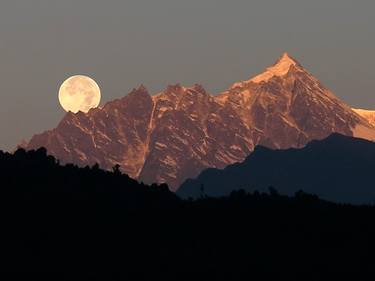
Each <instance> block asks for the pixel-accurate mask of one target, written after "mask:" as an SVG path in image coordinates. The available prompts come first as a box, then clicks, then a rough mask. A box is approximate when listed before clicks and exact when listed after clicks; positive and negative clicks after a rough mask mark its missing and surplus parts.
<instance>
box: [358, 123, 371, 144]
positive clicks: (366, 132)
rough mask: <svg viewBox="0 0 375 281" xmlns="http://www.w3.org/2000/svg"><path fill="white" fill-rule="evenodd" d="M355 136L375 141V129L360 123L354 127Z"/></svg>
mask: <svg viewBox="0 0 375 281" xmlns="http://www.w3.org/2000/svg"><path fill="white" fill-rule="evenodd" d="M353 136H354V137H356V138H361V139H366V140H370V141H375V129H372V128H368V127H366V126H364V125H360V124H358V125H357V126H355V127H354V129H353Z"/></svg>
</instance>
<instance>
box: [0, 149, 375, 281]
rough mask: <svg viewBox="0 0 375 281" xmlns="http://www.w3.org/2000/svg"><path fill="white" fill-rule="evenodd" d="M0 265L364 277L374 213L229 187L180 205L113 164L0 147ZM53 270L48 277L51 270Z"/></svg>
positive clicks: (180, 274)
mask: <svg viewBox="0 0 375 281" xmlns="http://www.w3.org/2000/svg"><path fill="white" fill-rule="evenodd" d="M0 171H1V172H0V176H1V196H0V201H1V202H0V203H1V204H0V214H1V215H0V219H1V235H0V238H1V240H0V256H1V260H2V262H1V264H0V266H1V271H2V272H8V273H13V277H16V276H20V275H23V276H25V277H27V278H28V279H27V280H33V279H36V277H37V278H39V279H40V278H43V277H45V278H47V277H48V278H49V280H59V279H65V280H94V279H97V280H340V279H344V278H345V279H348V278H349V279H351V280H373V278H374V276H375V267H374V264H375V257H374V253H375V208H374V207H371V206H361V207H360V206H351V205H338V204H334V203H330V202H327V201H323V200H320V199H319V198H318V197H316V196H314V195H310V194H306V193H304V192H303V191H299V192H297V193H296V194H295V196H293V197H287V196H283V195H280V194H279V193H278V192H277V189H276V188H270V189H269V192H268V193H259V192H254V193H251V194H250V193H246V192H245V191H243V190H240V191H235V192H232V193H231V194H230V196H227V197H222V198H208V197H206V196H205V195H204V188H203V187H202V194H201V198H200V199H198V200H181V199H179V198H178V197H176V196H175V194H173V193H171V192H169V191H168V188H167V186H165V185H161V186H158V185H153V186H146V185H143V184H139V183H137V182H136V181H134V180H132V179H130V178H129V177H128V176H126V175H122V174H121V173H120V172H119V170H118V167H117V168H116V167H115V168H114V171H113V172H107V171H102V170H100V169H99V167H97V166H96V167H87V168H78V167H76V166H74V165H66V166H60V165H59V164H58V163H57V162H56V160H55V159H54V158H53V157H50V156H47V155H46V151H45V150H44V149H40V150H38V151H30V152H25V151H24V150H18V151H17V152H16V153H15V154H14V155H11V154H4V153H0ZM51 276H53V277H51Z"/></svg>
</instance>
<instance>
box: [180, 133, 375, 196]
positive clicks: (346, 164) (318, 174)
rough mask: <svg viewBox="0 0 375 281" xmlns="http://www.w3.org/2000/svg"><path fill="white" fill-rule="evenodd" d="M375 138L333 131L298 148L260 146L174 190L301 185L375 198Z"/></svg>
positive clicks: (323, 192) (215, 192)
mask: <svg viewBox="0 0 375 281" xmlns="http://www.w3.org/2000/svg"><path fill="white" fill-rule="evenodd" d="M374 165H375V143H373V142H370V141H367V140H363V139H358V138H352V137H347V136H343V135H339V134H332V135H331V136H329V137H328V138H326V139H324V140H320V141H316V140H315V141H312V142H310V143H309V144H307V146H306V147H304V148H301V149H293V148H292V149H287V150H272V149H269V148H266V147H263V146H258V147H256V148H255V151H254V152H253V153H252V154H250V156H249V157H247V158H246V160H245V161H244V162H242V163H237V164H233V165H230V166H228V167H226V168H225V169H223V170H217V169H207V170H205V171H203V172H202V173H201V174H200V175H199V176H198V177H197V178H196V179H194V180H187V181H186V182H185V183H184V184H183V185H182V186H181V188H180V189H179V190H178V194H179V195H181V196H183V197H190V196H191V197H197V196H200V195H201V192H202V191H201V188H202V187H204V192H205V194H207V195H209V196H221V195H226V194H229V193H230V192H231V191H233V190H235V189H240V188H241V189H245V190H247V191H254V190H259V191H265V190H268V187H269V186H274V187H275V188H276V189H277V190H279V192H280V193H282V194H294V193H295V192H296V191H298V190H300V189H302V190H303V191H305V192H310V193H314V194H317V195H318V196H320V197H321V198H324V199H329V200H332V201H339V202H350V203H372V202H373V201H374V200H375V188H374V184H373V181H374V179H373V167H374Z"/></svg>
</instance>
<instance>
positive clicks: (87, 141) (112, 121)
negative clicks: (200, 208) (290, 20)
mask: <svg viewBox="0 0 375 281" xmlns="http://www.w3.org/2000/svg"><path fill="white" fill-rule="evenodd" d="M333 132H338V133H341V134H344V135H348V136H356V137H362V138H367V139H375V129H374V127H373V125H371V124H370V123H369V122H368V121H367V120H366V119H365V118H363V117H361V116H360V115H359V114H357V113H356V112H354V111H353V110H352V109H351V108H350V107H349V106H347V105H346V104H345V103H344V102H342V101H340V100H339V99H338V98H337V97H335V96H334V95H333V94H332V93H331V92H330V91H329V90H327V89H326V88H325V87H324V86H322V85H321V84H320V83H319V81H318V80H317V79H316V78H314V77H313V76H312V75H311V74H310V73H308V72H307V71H306V70H305V69H304V68H303V67H302V66H301V64H300V63H298V62H297V61H296V60H295V59H293V58H291V57H290V56H289V55H288V54H286V53H285V54H283V55H282V56H281V57H280V59H279V60H278V61H277V62H276V63H275V64H274V65H273V66H272V67H269V68H268V69H267V70H266V71H265V72H264V73H262V74H260V75H258V76H256V77H255V78H253V79H250V80H248V81H242V82H238V83H235V84H234V85H233V86H232V87H230V88H229V89H228V90H227V91H225V92H224V93H221V94H219V95H216V96H213V95H210V94H209V93H207V92H206V91H205V89H204V88H203V87H202V86H200V85H195V86H193V87H183V86H181V85H179V84H177V85H172V86H168V87H167V89H166V90H165V91H163V92H161V93H159V94H157V95H154V96H151V95H150V94H149V93H148V91H147V90H146V88H145V87H143V86H141V87H140V88H138V89H134V90H133V91H132V92H131V93H130V94H128V95H126V96H125V97H123V98H121V99H118V100H114V101H112V102H109V103H107V104H106V105H105V106H104V107H103V108H100V109H99V108H98V109H92V110H90V111H89V112H88V113H87V114H84V113H81V112H79V113H77V114H73V113H68V114H66V116H65V117H64V118H63V120H62V121H61V122H60V124H59V125H58V126H57V127H56V128H55V129H52V130H50V131H47V132H44V133H42V134H39V135H35V136H34V137H33V138H32V139H31V140H30V141H29V143H27V144H26V145H24V147H25V148H27V149H33V148H38V147H41V146H43V147H46V148H47V150H48V152H49V153H50V154H52V155H53V156H55V157H57V158H58V159H60V161H62V162H63V163H67V162H72V163H76V164H78V165H81V166H82V165H93V164H95V163H99V165H100V166H101V167H103V168H105V169H111V168H112V167H113V166H114V165H116V164H119V165H121V169H122V170H123V172H125V173H127V174H129V175H130V176H131V177H133V178H137V179H139V180H142V181H144V182H146V183H152V182H157V183H163V182H165V183H168V185H169V186H170V188H171V189H172V190H176V189H177V188H178V187H179V185H180V184H181V183H182V182H184V180H186V179H187V178H192V177H195V176H197V175H198V174H199V173H200V172H201V171H202V170H204V169H205V168H208V167H212V168H224V167H225V166H227V165H229V164H232V163H235V162H241V161H243V160H244V159H245V158H246V157H247V156H248V155H249V154H250V153H251V152H252V151H253V149H254V147H255V146H256V145H258V144H261V145H264V146H267V147H270V148H290V147H302V146H304V145H305V144H306V143H308V142H309V141H311V140H313V139H323V138H325V137H327V136H328V135H330V134H331V133H333Z"/></svg>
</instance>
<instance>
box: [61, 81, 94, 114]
mask: <svg viewBox="0 0 375 281" xmlns="http://www.w3.org/2000/svg"><path fill="white" fill-rule="evenodd" d="M100 97H101V95H100V88H99V86H98V84H97V83H96V82H95V81H94V80H93V79H91V78H90V77H88V76H84V75H75V76H72V77H69V78H68V79H66V80H65V81H64V83H62V84H61V86H60V90H59V101H60V104H61V106H62V108H64V110H65V111H71V112H73V113H77V112H78V111H82V112H85V113H87V112H88V111H89V110H90V109H91V108H95V107H98V105H99V103H100Z"/></svg>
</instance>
